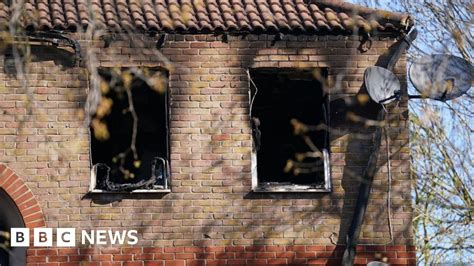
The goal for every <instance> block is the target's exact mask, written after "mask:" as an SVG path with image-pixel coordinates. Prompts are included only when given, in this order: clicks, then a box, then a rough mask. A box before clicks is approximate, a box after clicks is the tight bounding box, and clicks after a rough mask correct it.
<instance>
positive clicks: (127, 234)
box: [10, 228, 138, 247]
mask: <svg viewBox="0 0 474 266" xmlns="http://www.w3.org/2000/svg"><path fill="white" fill-rule="evenodd" d="M55 231H56V234H55V235H56V237H55V236H54V234H53V228H34V229H33V246H34V247H52V246H53V242H55V244H56V246H57V247H75V246H76V243H77V242H76V229H75V228H57V229H56V230H55ZM137 234H138V232H137V230H121V231H114V230H81V232H80V238H81V239H80V240H81V241H80V243H81V245H115V244H120V245H123V244H128V245H136V244H137V243H138V237H137ZM10 237H11V239H10V246H12V247H29V246H30V229H28V228H11V229H10Z"/></svg>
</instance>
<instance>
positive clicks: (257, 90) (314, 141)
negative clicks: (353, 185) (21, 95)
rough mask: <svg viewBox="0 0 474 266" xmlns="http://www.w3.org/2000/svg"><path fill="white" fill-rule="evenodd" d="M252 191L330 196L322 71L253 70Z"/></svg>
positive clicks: (325, 104) (328, 121)
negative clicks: (313, 193) (314, 193)
mask: <svg viewBox="0 0 474 266" xmlns="http://www.w3.org/2000/svg"><path fill="white" fill-rule="evenodd" d="M248 74H249V81H250V91H249V98H250V119H251V125H252V140H253V149H252V190H253V191H255V192H330V191H331V169H330V149H329V131H328V130H327V129H328V128H329V127H330V119H329V104H328V99H327V98H328V96H327V94H326V93H325V91H324V84H326V82H327V76H328V72H327V69H324V68H314V69H291V68H256V69H250V70H249V72H248Z"/></svg>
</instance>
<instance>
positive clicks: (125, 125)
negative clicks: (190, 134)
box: [90, 68, 169, 192]
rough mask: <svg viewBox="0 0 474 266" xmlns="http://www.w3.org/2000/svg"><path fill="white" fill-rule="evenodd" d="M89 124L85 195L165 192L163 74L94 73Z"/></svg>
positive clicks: (166, 156) (166, 153)
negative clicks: (95, 98) (97, 96)
mask: <svg viewBox="0 0 474 266" xmlns="http://www.w3.org/2000/svg"><path fill="white" fill-rule="evenodd" d="M99 76H100V78H99V82H98V84H100V85H98V86H99V87H100V90H101V94H102V97H101V100H100V103H99V104H98V106H97V109H96V111H95V115H94V116H93V117H92V121H91V159H92V165H93V167H92V182H91V188H90V190H91V191H93V192H94V191H96V192H103V191H152V190H163V189H168V184H169V180H168V179H169V162H168V161H169V137H168V94H167V91H168V90H167V84H168V82H167V80H168V78H167V77H168V75H167V72H166V71H164V70H162V69H145V68H141V69H117V68H115V69H100V71H99Z"/></svg>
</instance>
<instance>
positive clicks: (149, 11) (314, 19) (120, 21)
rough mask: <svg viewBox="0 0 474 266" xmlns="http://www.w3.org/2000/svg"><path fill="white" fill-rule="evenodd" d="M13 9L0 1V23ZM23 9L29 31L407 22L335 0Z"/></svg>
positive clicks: (345, 28)
mask: <svg viewBox="0 0 474 266" xmlns="http://www.w3.org/2000/svg"><path fill="white" fill-rule="evenodd" d="M14 8H16V6H14V5H10V6H9V5H8V4H7V2H6V1H5V0H4V1H1V2H0V27H6V26H8V24H9V21H10V17H11V16H12V10H13V9H14ZM24 10H25V12H23V14H22V16H21V19H20V23H21V25H22V26H23V27H25V28H27V29H28V30H67V31H80V30H85V29H87V27H91V26H93V27H94V28H97V29H106V30H108V31H113V32H114V31H115V32H119V31H132V30H133V31H143V32H183V33H184V32H190V33H198V32H205V33H206V32H235V33H238V32H255V33H264V32H268V33H271V32H283V33H290V32H291V33H317V32H322V33H325V34H331V33H341V32H352V31H355V30H359V29H363V30H365V31H375V30H378V31H394V30H406V29H407V24H410V20H409V19H408V16H407V15H406V14H398V13H392V12H386V11H379V10H375V9H369V8H366V7H362V6H358V5H354V4H349V3H346V2H343V1H340V0H166V1H165V0H91V1H90V4H88V1H87V0H26V1H25V9H24ZM408 26H411V25H408Z"/></svg>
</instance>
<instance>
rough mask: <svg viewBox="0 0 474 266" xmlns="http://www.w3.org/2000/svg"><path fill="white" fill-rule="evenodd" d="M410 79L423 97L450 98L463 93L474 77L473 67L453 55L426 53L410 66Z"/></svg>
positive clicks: (442, 99)
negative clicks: (426, 54)
mask: <svg viewBox="0 0 474 266" xmlns="http://www.w3.org/2000/svg"><path fill="white" fill-rule="evenodd" d="M409 75H410V81H411V83H413V85H414V86H415V89H416V90H417V91H418V92H420V93H421V96H422V97H423V98H430V99H435V100H440V101H446V100H452V99H454V98H457V97H459V96H461V95H463V94H465V93H466V92H467V91H468V90H469V89H470V88H471V84H472V80H473V78H474V74H473V67H472V65H471V64H470V63H469V62H467V61H466V60H464V59H462V58H460V57H457V56H453V55H443V54H437V55H428V56H424V57H422V58H420V59H418V60H416V61H415V62H414V63H413V64H412V65H411V66H410V71H409Z"/></svg>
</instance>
